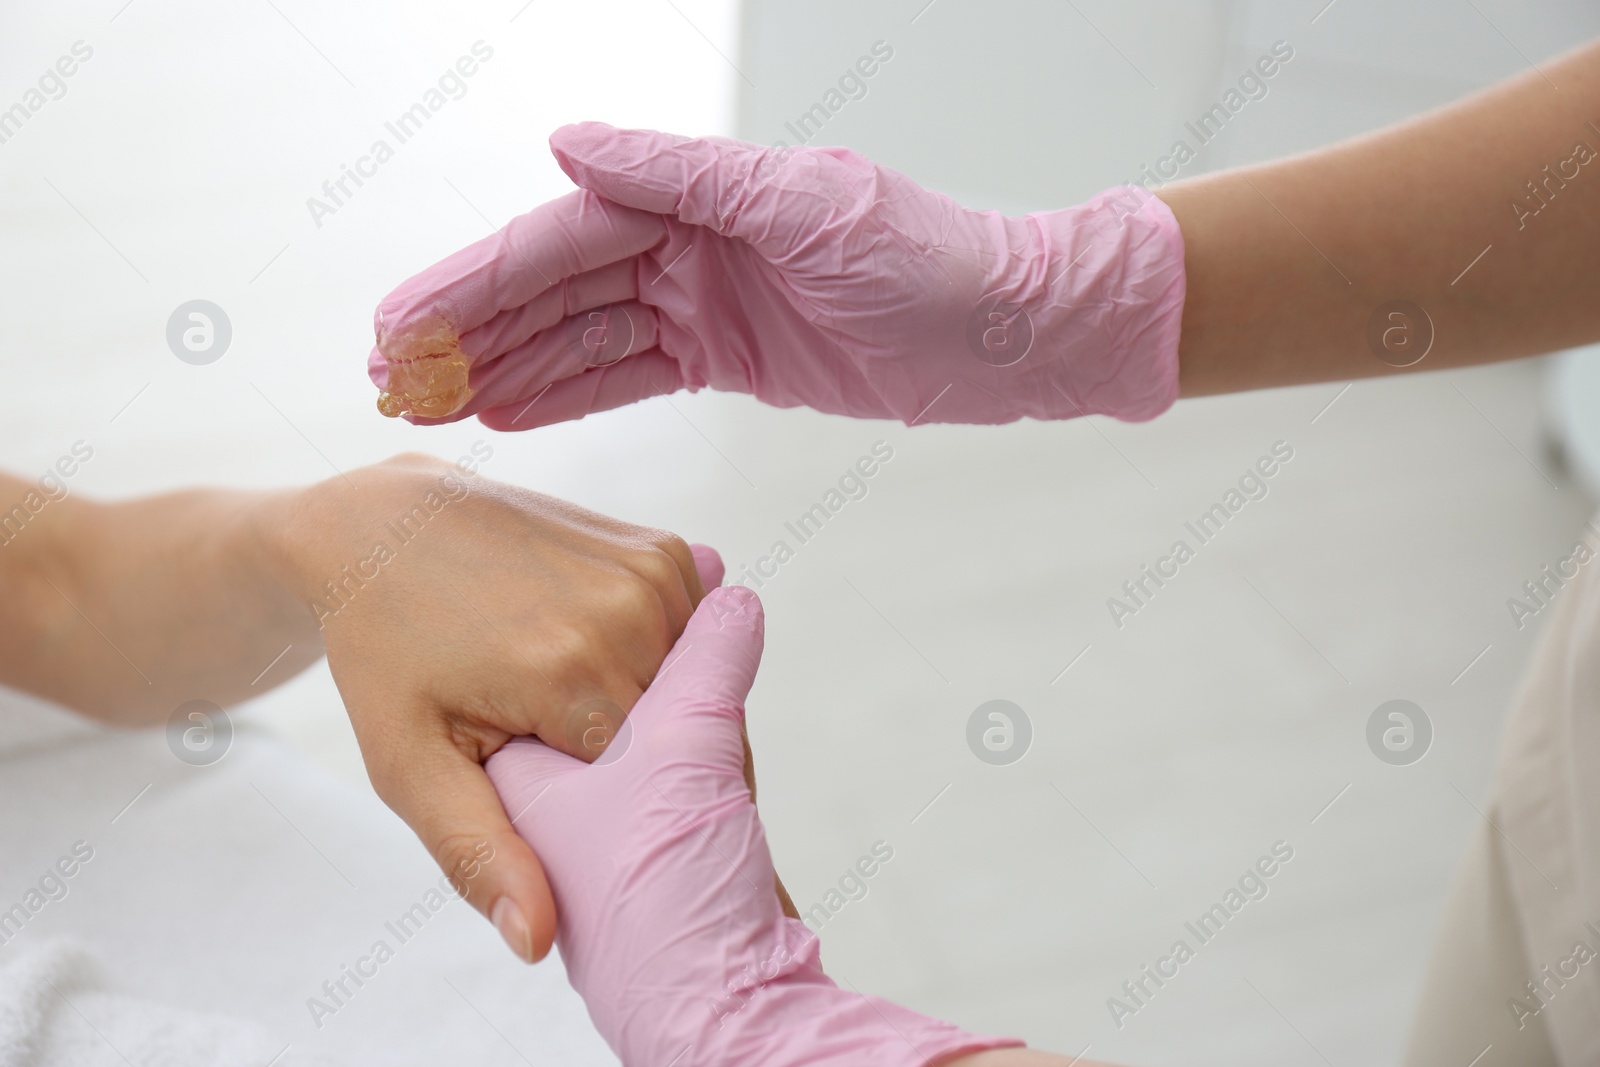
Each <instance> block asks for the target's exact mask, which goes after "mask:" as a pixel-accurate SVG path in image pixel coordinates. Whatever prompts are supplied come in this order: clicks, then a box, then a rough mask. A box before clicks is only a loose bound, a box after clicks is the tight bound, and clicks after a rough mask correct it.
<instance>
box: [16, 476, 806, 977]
mask: <svg viewBox="0 0 1600 1067" xmlns="http://www.w3.org/2000/svg"><path fill="white" fill-rule="evenodd" d="M37 490H38V486H37V485H36V484H35V483H33V482H27V481H23V480H21V479H19V478H15V477H12V476H10V475H5V474H0V520H4V519H5V518H6V517H7V515H8V514H9V513H10V509H11V507H12V505H13V504H15V503H19V502H22V501H24V500H25V499H26V498H27V496H28V494H29V493H30V492H36V491H37ZM430 494H432V496H431V498H430ZM35 499H36V500H37V497H36V498H35ZM430 499H431V500H432V502H433V504H434V505H435V506H437V507H438V510H437V512H436V513H433V512H428V515H429V517H427V518H426V519H425V520H424V522H418V523H417V525H416V527H414V528H415V529H416V531H417V532H415V533H414V534H413V535H412V538H413V539H411V540H409V541H405V542H402V540H401V539H400V538H398V537H397V536H396V535H395V534H394V533H393V531H392V530H391V529H389V528H388V526H387V524H389V523H391V522H398V521H399V520H400V517H401V516H403V515H406V514H407V513H408V512H411V511H412V509H413V508H415V507H417V506H418V505H423V506H424V509H425V511H426V509H427V504H426V502H427V501H428V500H430ZM414 522H416V520H414ZM0 540H3V541H4V542H5V543H4V544H0V588H3V589H5V590H6V591H7V595H6V596H5V597H0V683H4V684H6V685H10V686H13V687H15V688H18V689H23V690H27V691H29V692H32V693H35V694H38V695H39V696H42V697H45V698H47V699H49V700H53V701H55V702H57V703H59V704H62V705H64V706H66V707H69V708H73V709H74V710H77V711H79V712H81V713H83V714H85V715H88V716H92V717H94V718H97V719H101V720H103V721H105V722H108V723H113V724H115V725H119V726H129V727H137V726H152V725H158V724H163V723H165V722H166V721H167V718H168V716H170V715H171V714H172V713H173V711H174V709H175V708H177V707H178V706H179V705H180V704H182V703H185V702H187V701H189V700H193V699H196V698H200V699H205V700H209V701H212V702H213V703H216V704H218V705H221V706H223V707H228V706H231V705H233V704H236V703H238V702H240V701H243V700H247V699H249V698H250V697H253V696H258V695H260V694H261V693H263V692H265V691H266V690H268V689H270V688H272V687H273V686H275V685H277V684H279V683H281V682H283V681H286V680H287V679H289V678H290V677H292V676H293V675H295V674H296V673H298V672H299V671H300V670H302V669H303V668H305V667H306V666H308V665H310V664H311V663H313V662H315V661H316V660H317V659H318V658H320V657H321V656H323V655H324V654H326V655H327V657H328V664H329V667H330V669H331V671H332V673H333V676H334V681H335V682H336V683H337V684H338V687H339V692H340V695H341V696H342V697H343V699H344V702H345V706H346V709H347V710H348V712H349V715H350V721H351V724H352V726H353V727H354V728H355V733H356V738H357V740H358V741H359V742H360V745H361V752H362V757H363V759H364V760H365V762H366V766H367V772H368V775H369V777H370V778H371V780H372V784H373V787H374V788H375V789H376V790H377V792H378V795H379V796H380V797H382V798H383V800H384V801H385V802H386V803H387V804H388V805H389V806H390V807H391V808H393V809H394V811H395V812H396V813H397V814H399V815H400V816H401V818H403V819H404V820H405V821H406V822H407V823H408V824H409V825H410V826H411V828H412V829H413V830H415V831H416V833H417V836H418V837H419V838H421V840H422V842H423V844H424V845H425V846H426V847H427V849H428V851H429V853H430V854H431V855H432V856H433V857H434V858H435V860H436V861H437V862H438V863H439V865H440V867H442V868H443V869H444V870H445V871H446V873H448V874H450V875H451V876H452V878H453V879H454V881H455V882H456V885H457V888H458V889H460V890H461V891H462V894H463V896H465V897H466V899H467V900H468V901H470V902H471V903H472V905H473V906H474V907H476V908H477V909H478V910H479V911H481V912H483V913H484V914H485V915H487V916H490V917H491V918H492V919H494V920H495V922H496V926H497V927H498V928H499V929H500V932H501V934H502V935H503V936H504V937H505V938H506V941H507V943H508V944H509V945H510V946H511V947H512V949H513V950H514V951H515V952H516V953H517V954H518V955H519V956H521V957H522V958H523V959H525V960H528V961H530V962H532V961H534V960H537V959H540V958H542V957H543V956H544V955H545V954H546V953H547V952H548V951H549V949H550V944H551V942H552V940H553V938H554V936H555V926H556V913H555V906H554V903H553V901H552V899H551V896H550V889H549V886H548V883H547V882H546V880H545V875H544V870H543V868H542V867H541V866H540V864H539V860H538V858H537V857H536V856H535V855H534V854H533V852H532V850H531V849H529V848H528V846H527V845H526V843H524V842H523V841H522V839H521V838H520V837H518V836H517V834H516V832H515V831H514V830H513V829H512V827H511V823H510V821H509V820H508V819H507V817H506V813H505V811H504V810H503V808H502V807H501V805H500V800H499V798H498V796H497V795H496V794H495V792H494V789H493V787H492V786H491V785H490V783H489V779H488V777H487V776H486V775H485V774H484V773H483V769H482V767H481V764H482V762H483V760H485V759H487V758H488V757H489V755H490V754H492V753H493V752H494V751H495V750H496V749H498V748H499V747H500V746H501V745H502V744H504V743H505V742H506V741H507V740H508V739H509V738H511V737H512V736H515V735H518V734H535V735H537V736H539V737H540V738H541V739H542V740H544V741H545V742H546V743H548V744H550V745H551V746H552V747H555V748H558V749H560V750H561V751H563V752H566V753H568V754H569V755H574V756H577V757H579V758H581V759H587V760H592V759H594V758H596V757H597V756H598V755H599V754H600V752H602V751H603V750H604V742H605V740H607V739H609V736H610V735H611V732H614V730H615V728H616V727H617V726H619V725H620V723H621V718H622V715H623V714H624V713H625V712H626V711H627V710H628V709H631V708H632V707H633V704H634V702H635V701H636V700H637V699H638V698H639V695H640V694H641V693H642V692H643V691H644V689H645V688H646V687H647V686H648V685H649V684H650V681H651V679H652V678H653V677H654V676H655V672H656V670H657V669H658V668H659V667H660V665H661V662H662V659H663V658H664V657H665V655H666V653H667V652H668V651H669V650H670V649H671V647H672V644H673V642H674V641H675V640H676V639H677V637H678V635H679V634H680V633H681V632H682V629H683V626H684V624H685V622H687V620H688V618H689V615H690V614H691V613H692V611H693V610H694V607H695V605H696V604H698V603H699V601H700V598H701V597H702V596H703V595H704V588H703V585H702V581H701V578H700V575H699V572H698V570H697V568H696V561H695V559H694V557H693V556H692V554H691V553H690V551H689V548H688V546H687V545H686V544H684V542H683V541H682V540H681V539H679V538H678V537H676V536H674V535H672V534H669V533H666V532H665V531H662V530H655V529H650V528H648V527H641V526H634V525H632V524H629V523H625V522H620V521H618V520H615V519H609V518H606V517H605V516H602V515H597V514H595V513H593V512H590V511H586V510H584V509H583V508H579V507H576V506H575V505H572V504H568V503H566V502H564V501H560V500H556V499H553V498H551V497H547V496H543V495H541V494H539V493H534V492H531V491H529V490H526V489H520V488H517V487H514V486H509V485H503V484H500V483H496V482H492V481H490V480H489V479H487V478H482V477H478V476H474V475H469V474H465V473H463V472H462V471H461V470H459V469H457V468H456V467H455V466H454V465H452V464H449V463H445V462H444V461H442V460H438V459H434V458H432V457H430V456H423V455H405V456H399V457H396V458H394V459H391V460H389V461H387V462H384V463H380V464H377V465H375V466H373V467H368V468H363V469H361V470H355V471H351V472H349V473H348V474H347V475H342V476H340V477H336V478H331V479H329V480H328V481H326V482H322V483H319V484H317V485H313V486H309V487H305V488H298V489H289V490H281V491H272V492H238V491H230V490H215V489H199V490H187V491H183V492H178V493H170V494H166V495H162V496H157V497H149V498H143V499H136V500H130V501H126V502H120V503H101V502H97V501H92V500H88V499H85V498H83V497H82V496H79V495H75V494H74V495H68V496H66V497H65V498H63V499H59V500H55V501H52V502H50V503H49V504H47V505H45V506H44V507H43V508H42V509H40V510H38V512H37V514H36V515H34V516H33V517H32V518H31V519H29V520H28V521H27V522H26V523H25V524H24V525H22V527H21V529H20V531H18V530H17V529H16V523H15V521H13V524H12V526H11V527H10V528H8V529H7V530H6V531H5V533H4V536H3V537H0ZM379 540H382V541H384V542H386V543H387V544H389V545H391V546H397V547H396V550H395V553H394V558H393V559H392V560H390V561H388V562H385V563H381V564H375V563H367V564H363V562H362V561H365V560H370V559H371V558H372V556H373V546H374V544H375V542H377V541H379ZM347 566H352V567H353V569H355V570H357V571H358V572H364V573H365V574H366V575H368V577H367V578H366V579H365V580H364V581H362V583H361V584H360V585H359V586H357V585H356V584H355V581H354V580H350V579H347V578H346V575H345V571H344V568H345V567H347ZM374 571H375V572H376V573H375V574H374ZM357 577H358V579H359V578H360V574H359V573H358V575H357ZM330 581H336V582H345V583H348V584H346V585H345V589H346V591H347V596H346V598H345V599H344V601H343V603H342V605H340V604H339V602H336V601H333V600H330V599H329V598H328V596H327V591H326V583H328V582H330ZM319 603H320V604H321V607H318V606H317V605H318V604H319ZM333 607H337V608H338V610H337V611H333V610H332V608H333ZM285 649H287V651H285ZM280 654H281V658H280ZM269 664H271V667H270V669H267V668H268V665H269ZM596 709H599V711H598V714H599V715H600V716H601V717H600V718H599V719H596V718H594V715H595V714H597V711H596ZM747 746H748V742H747ZM747 755H748V747H747ZM746 766H747V772H748V773H749V774H750V780H751V786H752V790H753V789H754V781H753V771H749V768H750V767H751V764H750V763H749V762H748V760H747V764H746ZM778 891H779V894H780V899H782V900H783V901H784V903H785V905H786V908H787V909H788V910H789V911H790V913H791V914H792V913H793V905H792V904H790V903H788V900H787V895H786V894H785V893H784V892H783V890H782V887H781V885H780V886H779V887H778Z"/></svg>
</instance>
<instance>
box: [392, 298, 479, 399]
mask: <svg viewBox="0 0 1600 1067" xmlns="http://www.w3.org/2000/svg"><path fill="white" fill-rule="evenodd" d="M378 351H379V352H380V353H382V355H383V358H384V362H386V363H387V364H388V367H389V380H388V383H387V387H386V388H385V389H384V390H383V392H381V393H379V394H378V410H379V411H380V412H381V413H383V414H384V415H385V416H387V417H389V418H391V419H393V418H397V417H399V416H401V415H420V416H422V417H424V418H429V419H441V418H445V417H447V416H450V415H454V414H455V413H456V412H458V411H460V410H461V409H462V408H464V407H466V404H467V401H468V400H470V399H471V398H472V389H471V388H470V387H468V385H467V372H468V371H469V370H470V369H471V365H472V361H471V360H470V359H469V358H468V357H467V354H466V353H465V352H464V351H462V349H461V336H460V335H459V334H458V333H457V332H456V330H455V327H454V326H452V325H451V324H450V321H449V320H448V319H446V318H444V317H443V316H442V315H428V316H425V317H423V318H420V319H416V320H413V321H412V322H410V323H407V324H406V326H405V327H404V328H403V329H399V330H395V331H392V332H391V331H389V330H387V329H385V328H384V327H383V325H382V321H381V318H380V324H379V329H378Z"/></svg>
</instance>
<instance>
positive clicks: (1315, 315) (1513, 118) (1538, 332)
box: [1156, 42, 1600, 396]
mask: <svg viewBox="0 0 1600 1067" xmlns="http://www.w3.org/2000/svg"><path fill="white" fill-rule="evenodd" d="M1541 69H1542V73H1540V72H1538V71H1529V72H1527V73H1526V74H1523V75H1521V76H1519V77H1516V78H1512V79H1510V80H1509V81H1506V82H1502V83H1501V84H1499V85H1496V86H1493V87H1492V88H1490V89H1488V90H1486V91H1484V92H1481V93H1478V94H1476V95H1474V96H1471V97H1468V98H1466V99H1464V100H1461V101H1459V102H1457V103H1454V104H1451V105H1450V106H1448V107H1445V108H1442V109H1440V110H1437V111H1434V112H1431V113H1429V114H1426V115H1423V116H1421V117H1419V118H1416V119H1413V120H1411V121H1409V122H1404V123H1401V124H1399V125H1397V126H1391V127H1389V128H1387V129H1383V130H1379V131H1377V132H1376V133H1372V134H1369V135H1367V136H1364V137H1358V138H1355V139H1354V140H1351V141H1346V142H1344V143H1341V144H1337V145H1333V146H1331V147H1329V148H1324V149H1321V150H1318V151H1315V152H1310V153H1307V154H1305V155H1301V156H1296V157H1293V158H1291V159H1285V160H1279V161H1275V162H1271V163H1264V164H1261V165H1260V166H1253V167H1245V168H1241V169H1238V170H1231V171H1226V172H1223V173H1219V174H1214V175H1207V176H1203V177H1199V178H1194V179H1189V180H1185V181H1181V182H1175V183H1173V184H1171V185H1168V186H1164V187H1162V188H1161V189H1159V190H1156V195H1157V196H1159V197H1160V198H1161V199H1162V200H1164V201H1165V202H1166V203H1167V205H1168V206H1169V207H1170V208H1171V209H1172V213H1173V215H1174V216H1175V217H1176V218H1177V220H1178V224H1179V226H1180V227H1181V228H1182V230H1183V238H1184V245H1185V266H1186V272H1187V275H1188V294H1187V299H1186V302H1185V305H1184V312H1183V333H1182V338H1181V341H1180V344H1179V349H1178V358H1179V381H1180V387H1181V391H1182V395H1184V396H1206V395H1210V394H1214V393H1231V392H1238V391H1240V390H1245V389H1262V388H1268V387H1271V386H1279V385H1297V384H1301V383H1305V382H1323V381H1344V380H1348V379H1351V378H1365V377H1372V376H1376V375H1382V374H1399V373H1404V371H1401V370H1396V369H1394V368H1392V367H1390V366H1389V365H1388V364H1386V363H1384V362H1383V361H1381V360H1379V359H1377V358H1375V356H1374V353H1373V352H1372V350H1371V349H1369V348H1368V347H1367V344H1366V340H1365V334H1366V327H1367V321H1368V319H1369V318H1370V317H1371V316H1372V314H1373V312H1374V311H1375V310H1376V309H1377V308H1378V307H1379V306H1380V305H1382V304H1384V303H1386V302H1388V301H1391V300H1395V299H1406V300H1411V301H1413V302H1415V303H1417V304H1419V305H1421V306H1422V307H1423V308H1424V309H1425V310H1426V311H1427V313H1428V315H1429V317H1431V319H1432V320H1433V325H1434V329H1435V340H1434V343H1433V348H1432V350H1431V351H1430V352H1429V353H1428V355H1427V357H1426V358H1425V359H1423V360H1422V361H1421V362H1420V363H1418V364H1416V365H1415V366H1414V367H1412V368H1409V369H1411V370H1437V369H1440V368H1445V367H1461V366H1470V365H1472V364H1477V363H1486V362H1490V361H1492V360H1504V359H1515V358H1518V357H1522V356H1531V355H1537V354H1539V353H1543V352H1551V351H1555V350H1557V349H1562V348H1570V347H1574V346H1577V345H1582V344H1586V343H1589V342H1593V341H1596V340H1600V299H1597V298H1596V296H1595V294H1596V293H1600V256H1596V255H1595V254H1594V248H1595V244H1596V241H1597V240H1600V159H1595V160H1592V161H1590V162H1589V163H1587V164H1584V165H1582V166H1581V167H1578V168H1577V169H1578V175H1577V177H1575V178H1572V179H1570V180H1567V181H1566V185H1565V187H1564V188H1559V187H1558V186H1557V183H1556V182H1554V181H1552V182H1551V189H1553V190H1554V192H1553V194H1547V195H1549V201H1548V203H1547V206H1545V207H1544V208H1543V209H1542V210H1541V211H1539V213H1538V214H1537V215H1534V216H1532V217H1528V218H1525V219H1523V220H1522V221H1521V222H1520V223H1519V220H1518V218H1517V213H1516V212H1514V211H1513V209H1512V207H1511V204H1512V201H1513V200H1516V199H1519V198H1521V199H1524V200H1526V201H1527V202H1528V204H1529V205H1530V207H1531V206H1536V205H1537V204H1538V201H1537V200H1534V199H1533V198H1532V196H1531V194H1530V193H1529V191H1528V189H1527V187H1526V183H1527V182H1529V181H1530V180H1541V181H1542V180H1543V179H1544V178H1545V177H1546V174H1545V171H1544V169H1543V168H1544V167H1545V166H1546V165H1548V166H1549V167H1550V170H1551V173H1557V166H1558V164H1560V163H1561V161H1563V160H1567V159H1569V158H1570V157H1571V156H1572V155H1573V148H1574V145H1575V144H1576V143H1577V142H1578V141H1583V142H1585V143H1587V144H1588V145H1589V146H1590V147H1591V148H1593V149H1596V150H1600V42H1597V43H1592V44H1589V45H1586V46H1584V47H1583V48H1580V49H1578V50H1576V51H1574V52H1571V53H1568V54H1567V55H1565V56H1563V57H1562V58H1560V59H1557V60H1555V61H1553V62H1550V63H1546V64H1544V65H1543V67H1542V68H1541ZM1574 166H1577V165H1576V164H1575V163H1574V164H1569V165H1567V168H1566V169H1567V173H1568V174H1570V173H1571V172H1572V170H1573V168H1574ZM1557 176H1558V177H1559V174H1558V175H1557ZM1290 220H1292V225H1291V221H1290ZM1519 225H1520V226H1521V228H1520V229H1519ZM1296 227H1298V229H1299V230H1300V231H1301V232H1300V233H1296V232H1295V230H1296ZM1302 234H1303V236H1302ZM1313 245H1315V247H1313ZM1489 245H1493V247H1492V248H1491V249H1490V250H1489V252H1488V253H1487V254H1485V255H1484V256H1483V258H1482V259H1481V260H1479V261H1478V262H1477V264H1476V265H1474V266H1472V268H1471V270H1467V271H1466V274H1465V275H1464V276H1461V274H1462V272H1463V271H1464V270H1466V268H1467V267H1468V265H1469V264H1471V263H1472V261H1473V258H1474V257H1475V256H1477V255H1478V254H1479V253H1480V252H1482V251H1483V250H1484V248H1485V247H1486V246H1489ZM1318 249H1320V250H1321V251H1320V253H1319V252H1318ZM1324 256H1326V257H1327V258H1324ZM1329 260H1331V261H1332V264H1333V265H1330V263H1329ZM1335 265H1336V266H1335ZM1336 268H1337V269H1336ZM1341 272H1342V273H1343V277H1341ZM1458 276H1460V277H1459V280H1457V279H1458Z"/></svg>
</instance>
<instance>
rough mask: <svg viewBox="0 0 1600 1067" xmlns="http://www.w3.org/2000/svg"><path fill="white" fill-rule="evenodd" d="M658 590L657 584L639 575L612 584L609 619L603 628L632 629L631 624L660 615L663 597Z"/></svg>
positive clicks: (608, 589)
mask: <svg viewBox="0 0 1600 1067" xmlns="http://www.w3.org/2000/svg"><path fill="white" fill-rule="evenodd" d="M674 569H676V568H674ZM657 588H659V586H658V585H657V584H656V582H654V581H651V580H650V579H649V578H647V577H641V576H640V575H638V574H632V575H627V576H623V577H620V578H618V579H617V580H616V581H614V582H611V583H610V584H609V586H608V587H607V589H606V599H605V604H606V609H607V618H605V619H603V620H601V625H602V626H603V628H604V629H606V630H610V629H612V628H614V627H617V626H619V625H620V626H624V627H628V628H632V627H629V626H628V624H629V623H634V622H635V621H636V620H646V619H651V618H654V617H655V616H658V615H660V614H661V596H660V594H659V593H657V592H656V590H657Z"/></svg>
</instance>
